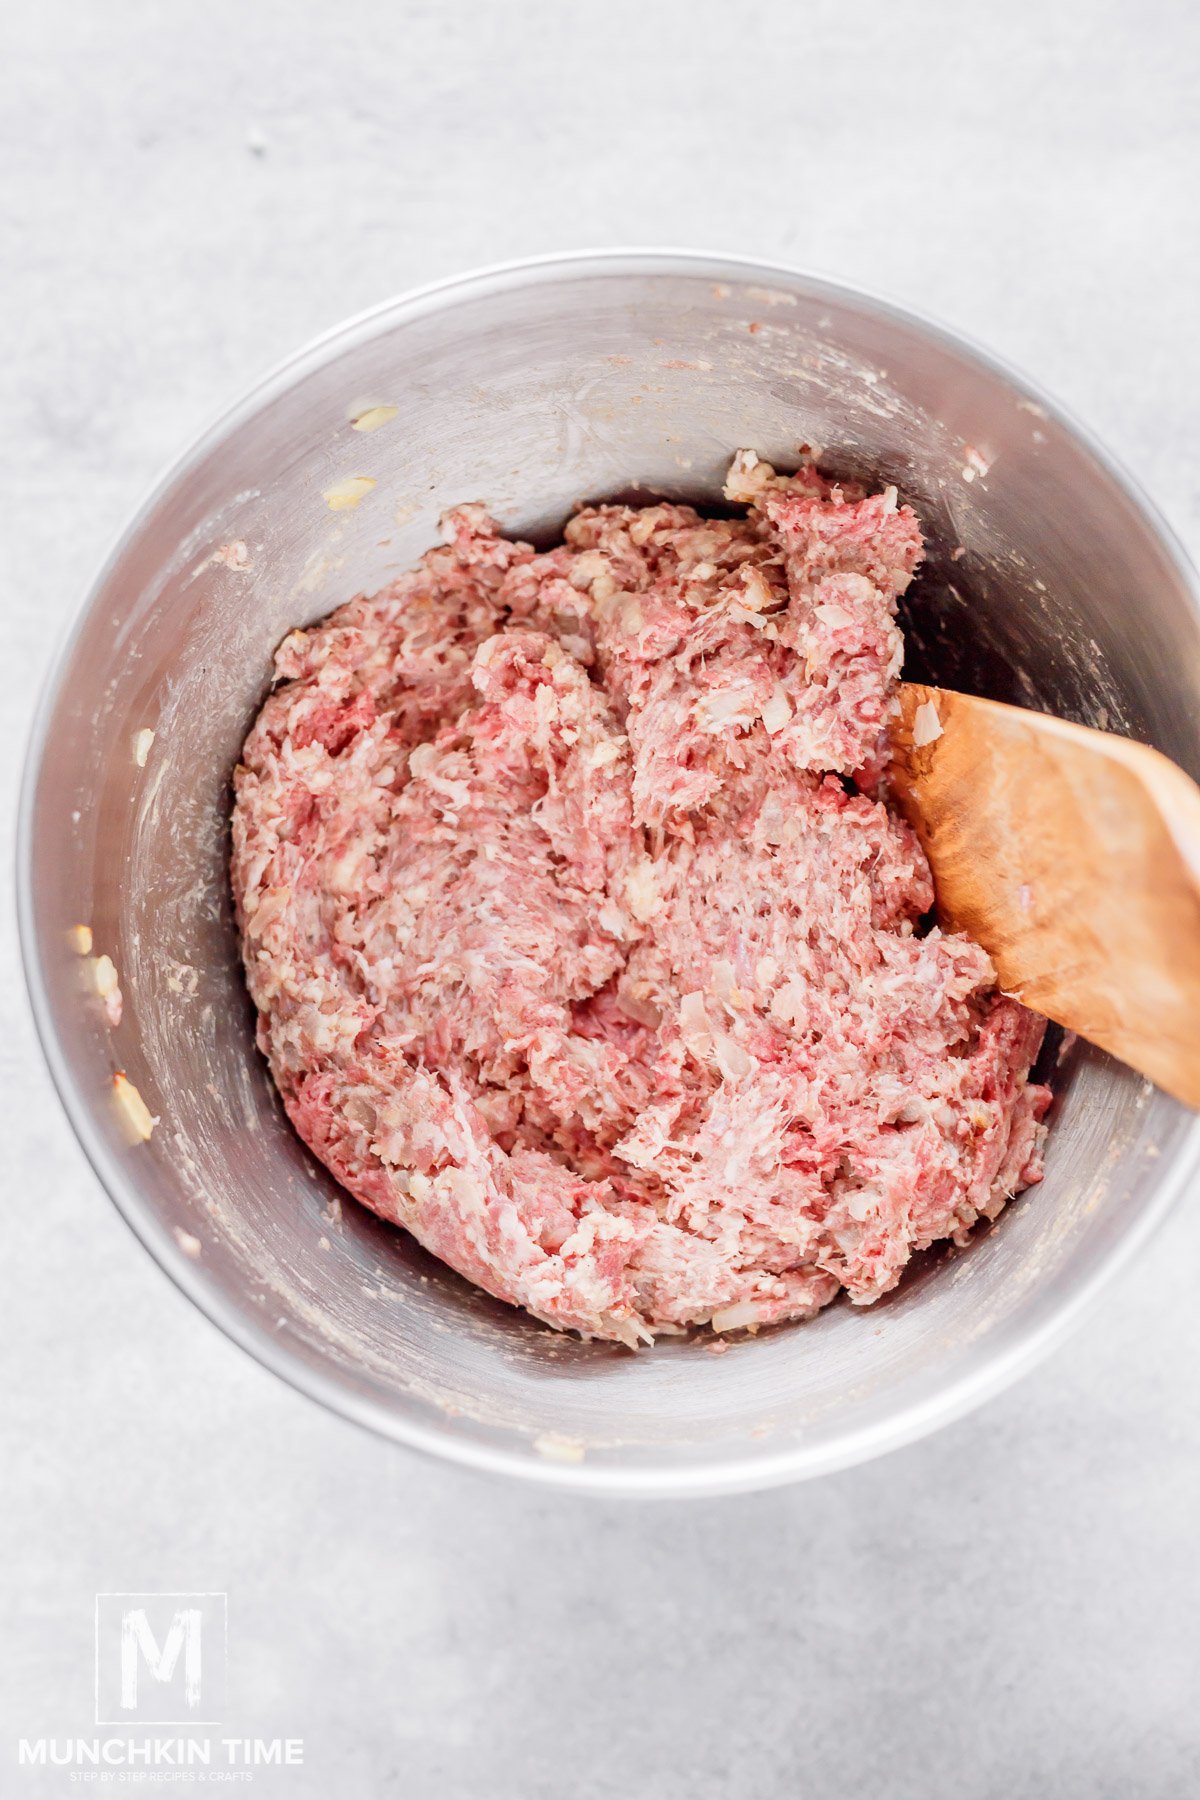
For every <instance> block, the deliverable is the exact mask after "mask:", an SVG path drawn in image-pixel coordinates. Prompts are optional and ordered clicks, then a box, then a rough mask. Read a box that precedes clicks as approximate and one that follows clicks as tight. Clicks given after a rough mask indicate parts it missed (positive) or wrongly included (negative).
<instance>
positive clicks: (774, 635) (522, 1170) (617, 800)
mask: <svg viewBox="0 0 1200 1800" xmlns="http://www.w3.org/2000/svg"><path fill="white" fill-rule="evenodd" d="M727 492H728V495H729V497H730V499H732V500H735V501H740V502H747V503H748V505H749V511H748V515H747V516H744V517H739V518H735V519H721V520H714V519H706V518H702V517H701V516H699V515H698V514H697V513H696V512H694V511H692V510H691V509H690V508H689V507H686V506H676V505H658V506H651V507H646V508H643V509H640V510H639V509H632V508H629V507H625V506H600V507H589V508H587V509H585V510H584V511H582V512H580V513H578V514H577V515H576V516H575V517H574V518H572V520H571V521H570V523H569V524H568V526H567V528H566V534H565V542H564V543H562V544H561V545H560V546H559V547H558V548H557V549H554V550H550V551H548V552H547V553H545V554H540V555H539V554H536V553H535V552H534V551H533V550H532V549H531V548H530V547H529V546H528V545H526V544H520V543H513V542H510V541H509V540H508V539H506V538H504V537H502V536H501V535H500V533H499V531H498V528H497V527H496V525H495V524H494V523H493V521H492V520H491V519H490V518H489V517H488V515H487V513H486V512H485V511H484V509H483V508H482V507H481V506H462V507H459V508H458V509H457V510H456V511H454V512H452V513H450V514H449V515H448V517H447V519H446V520H445V532H446V537H447V540H448V541H447V545H446V547H444V548H439V549H436V550H432V551H431V552H430V553H429V554H428V555H427V556H425V557H424V558H423V559H422V561H421V562H420V564H419V565H418V566H417V568H415V569H414V570H413V571H412V572H411V573H410V574H407V575H404V576H402V577H401V579H400V580H399V581H397V582H395V583H394V584H393V585H392V586H391V587H389V588H386V589H384V591H383V592H382V593H379V594H375V595H374V596H372V597H371V598H369V599H368V598H359V599H356V600H352V601H351V602H350V603H349V604H348V605H347V606H343V607H341V608H340V609H339V610H338V611H337V612H335V613H333V614H332V615H331V616H330V617H329V618H328V619H326V620H325V621H324V622H323V623H321V624H319V625H317V626H315V627H314V628H313V629H312V630H309V631H296V632H293V633H292V635H291V636H290V637H288V638H287V639H285V641H284V643H283V644H282V646H281V647H280V650H279V652H278V655H277V657H276V665H275V666H276V675H277V679H278V683H279V685H277V687H276V688H275V690H274V692H273V693H272V694H271V696H270V698H269V699H268V700H267V702H266V704H265V706H264V707H263V709H262V712H261V714H260V716H259V718H258V720H257V722H256V723H255V725H254V728H253V730H252V731H251V733H250V736H249V738H248V739H247V742H246V746H245V749H244V752H243V761H242V765H241V766H240V767H239V769H238V771H237V776H236V784H235V785H236V794H237V802H236V808H235V811H234V819H233V838H234V856H233V883H234V891H235V896H236V901H237V909H238V916H239V920H240V924H241V929H242V934H243V945H244V955H245V964H246V973H247V979H248V981H249V985H250V992H251V994H252V995H253V997H254V1000H255V1002H256V1004H257V1006H258V1009H259V1026H258V1031H259V1042H260V1044H261V1047H262V1049H263V1051H264V1053H265V1054H266V1056H267V1057H268V1059H269V1061H270V1065H271V1069H272V1071H273V1073H274V1077H275V1080H276V1082H277V1083H278V1086H279V1091H280V1093H281V1094H282V1096H283V1101H284V1105H285V1106H286V1108H287V1111H288V1115H289V1117H290V1118H291V1120H292V1122H293V1124H294V1125H295V1127H296V1129H297V1131H298V1132H299V1133H300V1136H301V1137H302V1138H303V1139H304V1141H305V1143H306V1144H308V1145H309V1147H310V1148H311V1149H312V1150H313V1151H314V1152H315V1153H316V1155H317V1156H318V1157H320V1159H321V1160H322V1162H324V1163H325V1164H326V1165H327V1166H328V1168H330V1169H331V1170H332V1171H333V1173H334V1175H336V1176H337V1178H338V1180H339V1181H341V1182H342V1183H343V1184H344V1185H345V1186H346V1187H347V1188H348V1189H349V1190H350V1192H351V1193H352V1194H354V1195H355V1196H356V1197H357V1198H358V1199H359V1200H361V1201H362V1202H363V1203H364V1204H365V1205H367V1206H369V1207H372V1208H374V1210H375V1211H376V1212H377V1213H380V1214H382V1216H383V1217H384V1218H386V1219H391V1220H394V1221H395V1222H396V1223H397V1224H400V1225H403V1226H404V1227H406V1229H407V1230H409V1231H411V1232H412V1234H413V1236H414V1237H416V1238H417V1239H419V1241H420V1242H421V1243H422V1244H424V1245H425V1246H426V1247H427V1248H428V1249H429V1250H431V1251H432V1252H433V1253H434V1254H435V1255H436V1256H439V1257H441V1258H442V1259H443V1260H444V1261H445V1262H447V1263H449V1264H450V1265H451V1266H452V1267H453V1268H455V1269H457V1270H459V1271H460V1272H461V1273H462V1274H463V1275H465V1276H467V1277H468V1278H469V1279H470V1280H471V1281H474V1282H477V1283H478V1284H479V1285H480V1286H481V1287H483V1288H486V1289H487V1290H488V1292H489V1293H492V1294H495V1295H497V1296H498V1297H499V1298H500V1299H503V1300H508V1301H511V1302H512V1303H513V1304H514V1305H516V1306H522V1307H525V1308H527V1309H528V1311H529V1312H531V1313H533V1314H534V1315H535V1316H536V1317H537V1318H539V1319H543V1320H545V1321H546V1322H547V1323H548V1324H551V1325H555V1326H559V1327H562V1328H565V1329H572V1330H575V1331H579V1332H582V1333H584V1334H586V1335H588V1336H592V1337H601V1338H614V1339H618V1340H620V1341H622V1342H624V1343H627V1344H631V1345H635V1344H637V1343H639V1342H644V1341H646V1340H649V1339H650V1338H652V1336H653V1335H654V1334H656V1333H661V1332H669V1331H678V1330H680V1329H682V1328H684V1327H687V1326H690V1325H695V1324H700V1323H703V1322H705V1321H711V1323H712V1324H713V1325H714V1326H715V1327H716V1328H717V1329H718V1330H727V1329H732V1328H735V1327H738V1326H745V1325H757V1324H766V1323H769V1322H771V1321H774V1320H780V1319H796V1318H802V1317H804V1316H806V1315H808V1314H810V1313H812V1312H814V1311H815V1310H816V1309H817V1308H818V1307H821V1306H824V1305H825V1304H826V1302H828V1301H829V1300H831V1299H832V1298H833V1297H834V1295H835V1294H837V1293H838V1292H839V1290H840V1289H843V1288H844V1289H845V1290H846V1291H847V1293H848V1294H849V1296H850V1298H851V1299H852V1300H854V1301H857V1302H860V1303H865V1302H867V1301H871V1300H874V1299H876V1298H877V1297H878V1296H879V1295H880V1294H883V1293H885V1292H886V1291H887V1289H889V1288H890V1287H892V1286H893V1285H894V1283H895V1282H896V1281H897V1280H898V1278H899V1276H900V1274H901V1272H902V1271H903V1269H904V1266H905V1264H906V1263H907V1262H908V1260H909V1258H910V1257H911V1255H912V1254H913V1252H914V1251H915V1250H919V1249H921V1248H923V1247H924V1246H926V1245H928V1244H931V1243H933V1242H934V1241H935V1240H937V1239H939V1238H948V1237H953V1238H955V1239H961V1238H962V1236H963V1235H964V1233H965V1232H966V1231H967V1230H968V1229H969V1227H970V1226H971V1225H972V1224H973V1223H974V1221H975V1220H976V1219H977V1218H979V1217H980V1216H981V1215H982V1216H985V1217H988V1218H991V1217H993V1216H994V1215H995V1214H996V1213H997V1212H998V1211H999V1210H1000V1208H1001V1207H1002V1206H1003V1205H1004V1202H1005V1200H1006V1198H1008V1197H1009V1196H1010V1195H1012V1194H1014V1193H1016V1192H1017V1191H1018V1190H1019V1189H1020V1188H1022V1187H1023V1186H1025V1185H1026V1184H1028V1183H1030V1182H1033V1181H1036V1180H1037V1179H1038V1178H1039V1176H1040V1173H1041V1164H1040V1157H1039V1148H1040V1141H1041V1136H1042V1132H1043V1127H1042V1126H1041V1125H1040V1124H1039V1120H1040V1119H1041V1116H1042V1114H1043V1112H1044V1111H1045V1108H1046V1105H1047V1103H1048V1099H1049V1096H1048V1093H1047V1091H1046V1090H1045V1089H1043V1088H1040V1087H1036V1086H1032V1085H1030V1084H1029V1083H1028V1080H1027V1077H1028V1072H1029V1068H1030V1064H1031V1062H1032V1061H1033V1059H1034V1057H1035V1056H1036V1054H1037V1051H1038V1047H1039V1045H1040V1043H1041V1039H1042V1032H1043V1022H1042V1020H1041V1019H1039V1018H1036V1017H1034V1016H1033V1015H1032V1014H1031V1013H1029V1012H1027V1011H1025V1010H1024V1009H1023V1008H1022V1007H1021V1006H1019V1005H1018V1004H1016V1002H1014V1001H1012V1000H1009V999H1006V998H1004V997H1002V996H1001V995H999V994H998V993H997V992H996V988H995V984H994V977H993V971H992V968H991V965H990V963H989V961H988V958H987V956H986V955H985V954H984V952H983V951H982V950H980V949H979V948H978V947H977V945H975V944H974V943H972V942H971V941H970V940H969V939H967V938H965V937H961V936H947V935H945V934H943V933H942V932H940V931H938V930H937V929H932V930H928V931H922V930H921V928H920V921H921V916H922V914H924V913H926V912H927V910H928V909H929V907H930V905H931V903H932V899H933V891H932V885H931V882H930V877H929V872H928V868H927V865H926V863H925V859H924V857H923V855H922V853H921V850H920V848H919V847H918V845H917V842H916V840H915V839H914V837H913V835H912V833H911V831H910V830H909V829H908V827H907V826H906V825H905V824H903V823H902V822H901V821H900V820H899V819H898V818H896V817H895V816H893V814H892V813H891V812H889V811H888V809H887V807H886V805H885V804H883V803H882V802H881V801H880V800H878V799H876V798H873V797H872V793H873V791H874V790H875V789H876V786H877V783H878V778H879V771H880V769H881V767H882V761H881V756H882V748H883V741H884V732H885V726H886V715H887V709H888V703H889V694H890V690H891V688H892V686H893V684H894V682H895V680H896V677H897V674H898V671H899V668H900V661H901V648H902V647H901V639H900V634H899V631H898V629H897V626H896V624H895V603H896V598H897V596H898V595H899V594H900V593H902V592H903V590H904V589H905V587H906V586H907V585H908V582H909V580H910V578H911V576H912V573H913V570H914V568H915V567H916V564H917V562H918V561H919V559H920V557H921V535H920V530H919V527H918V524H917V520H916V518H915V517H914V515H913V513H912V512H911V511H910V510H909V509H908V508H907V507H898V506H897V504H896V498H895V494H894V492H893V491H892V490H889V491H888V492H887V493H883V494H872V495H866V496H864V495H863V494H861V493H860V492H858V491H857V490H854V489H851V488H848V487H842V488H839V487H836V486H830V485H829V484H828V483H827V482H826V481H824V480H823V479H822V478H821V477H819V476H818V475H817V473H816V472H815V471H814V470H812V469H811V468H806V469H802V470H801V471H800V472H799V473H798V474H797V475H794V476H790V477H780V476H776V475H775V473H774V471H773V470H772V469H771V468H770V467H769V466H768V465H767V464H765V463H762V462H759V461H757V460H756V458H755V457H754V456H752V455H750V454H749V453H747V452H739V454H738V456H737V458H736V459H735V461H734V465H733V468H732V470H731V473H730V480H729V486H728V489H727Z"/></svg>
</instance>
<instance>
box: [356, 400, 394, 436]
mask: <svg viewBox="0 0 1200 1800" xmlns="http://www.w3.org/2000/svg"><path fill="white" fill-rule="evenodd" d="M399 411H400V408H399V407H398V406H364V407H362V408H361V409H359V410H356V411H355V413H354V416H353V418H352V419H351V420H350V427H351V430H353V431H362V432H368V431H379V430H380V429H381V428H382V427H383V426H384V425H390V424H391V422H392V420H393V419H394V418H395V417H396V414H397V413H398V412H399Z"/></svg>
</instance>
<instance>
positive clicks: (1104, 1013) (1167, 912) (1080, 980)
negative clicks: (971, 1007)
mask: <svg viewBox="0 0 1200 1800" xmlns="http://www.w3.org/2000/svg"><path fill="white" fill-rule="evenodd" d="M899 701H900V712H899V717H898V719H896V720H895V721H894V722H893V727H892V759H893V760H892V768H891V784H892V790H893V793H894V796H895V798H896V801H897V802H898V804H899V806H900V808H901V810H902V811H903V812H904V814H905V815H906V817H907V818H908V819H909V821H910V823H911V824H912V825H913V827H914V828H915V830H916V832H917V834H918V836H919V837H920V839H921V842H922V844H923V845H924V847H925V851H926V854H927V855H928V857H929V862H930V867H931V868H932V870H933V879H934V886H935V888H936V890H937V912H938V919H939V922H940V923H941V924H943V925H944V926H945V927H946V928H947V929H953V930H961V931H966V932H969V933H970V935H971V936H972V937H973V938H974V939H975V940H976V942H977V943H979V944H982V946H983V948H984V949H985V950H986V951H987V952H988V953H989V955H990V956H991V958H992V960H993V962H994V963H995V965H996V970H997V973H998V975H999V978H1000V985H1001V987H1002V988H1003V989H1004V990H1005V992H1006V993H1010V994H1014V995H1016V996H1017V998H1018V999H1020V1000H1023V1001H1024V1002H1025V1004H1026V1005H1027V1006H1030V1007H1032V1008H1033V1010H1034V1011H1035V1012H1039V1013H1043V1014H1044V1015H1045V1016H1046V1017H1047V1018H1048V1019H1054V1020H1056V1021H1057V1022H1058V1023H1059V1024H1060V1025H1065V1026H1066V1027H1067V1028H1068V1029H1069V1030H1071V1031H1077V1032H1078V1033H1079V1034H1080V1036H1081V1037H1085V1038H1088V1039H1090V1041H1091V1042H1092V1043H1094V1044H1099V1045H1100V1046H1101V1048H1102V1049H1105V1050H1109V1051H1111V1052H1112V1054H1113V1055H1114V1056H1118V1057H1120V1059H1121V1061H1122V1062H1126V1063H1129V1064H1130V1065H1131V1066H1132V1067H1133V1068H1135V1069H1137V1070H1138V1071H1139V1072H1140V1073H1141V1074H1143V1075H1148V1076H1149V1077H1150V1079H1151V1080H1152V1081H1155V1082H1157V1083H1158V1085H1159V1086H1160V1087H1162V1088H1165V1089H1166V1090H1167V1092H1168V1093H1169V1094H1174V1095H1175V1097H1176V1098H1177V1099H1179V1100H1183V1101H1184V1102H1185V1103H1186V1104H1187V1105H1188V1106H1194V1107H1200V788H1198V787H1197V786H1196V784H1195V783H1194V782H1193V781H1192V780H1190V778H1189V777H1188V776H1186V775H1185V774H1184V773H1183V771H1182V770H1181V769H1178V768H1176V766H1175V764H1174V763H1172V762H1169V761H1168V760H1167V758H1166V757H1165V756H1161V755H1160V754H1159V752H1158V751H1157V750H1150V749H1147V747H1146V746H1145V745H1144V744H1135V743H1133V742H1132V741H1131V740H1130V739H1128V738H1121V737H1114V736H1113V735H1112V734H1111V733H1109V732H1105V731H1089V730H1088V729H1087V728H1086V727H1085V726H1082V725H1071V724H1068V723H1067V721H1066V720H1064V719H1054V718H1049V717H1047V716H1046V715H1045V714H1043V713H1034V712H1026V711H1024V710H1023V709H1021V708H1019V707H1015V706H1001V705H999V704H998V703H997V702H996V701H993V700H976V699H972V698H971V697H970V696H969V695H966V694H956V693H951V692H950V691H949V690H947V689H945V688H933V687H921V686H918V685H916V684H915V683H904V684H902V685H901V688H900V694H899Z"/></svg>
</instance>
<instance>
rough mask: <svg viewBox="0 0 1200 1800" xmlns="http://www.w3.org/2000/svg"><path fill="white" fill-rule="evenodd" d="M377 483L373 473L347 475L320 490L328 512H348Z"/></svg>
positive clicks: (363, 498)
mask: <svg viewBox="0 0 1200 1800" xmlns="http://www.w3.org/2000/svg"><path fill="white" fill-rule="evenodd" d="M377 485H378V483H377V482H376V480H375V477H374V476H373V475H347V476H345V477H344V478H343V479H342V480H341V481H335V482H334V484H333V486H332V487H327V488H325V489H324V490H323V491H322V494H321V498H322V500H324V502H325V504H326V506H327V507H328V508H329V510H330V512H349V511H351V509H352V508H353V507H356V506H358V505H360V504H361V503H362V501H364V500H365V499H366V497H367V495H368V494H369V493H370V492H371V490H372V488H374V487H376V486H377Z"/></svg>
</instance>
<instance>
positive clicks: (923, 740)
mask: <svg viewBox="0 0 1200 1800" xmlns="http://www.w3.org/2000/svg"><path fill="white" fill-rule="evenodd" d="M941 736H942V720H941V715H940V713H939V712H938V709H937V707H936V706H935V705H934V703H933V701H932V700H922V702H921V704H920V706H918V708H917V710H916V712H915V713H914V714H913V727H912V741H913V748H914V749H916V750H923V749H924V748H925V746H926V744H936V742H937V740H938V739H939V738H940V737H941Z"/></svg>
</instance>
